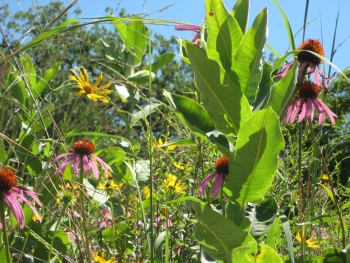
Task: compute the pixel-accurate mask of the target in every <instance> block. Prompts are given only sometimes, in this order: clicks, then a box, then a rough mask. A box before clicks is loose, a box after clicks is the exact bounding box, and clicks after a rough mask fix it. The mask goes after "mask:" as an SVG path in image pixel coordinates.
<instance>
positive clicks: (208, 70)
mask: <svg viewBox="0 0 350 263" xmlns="http://www.w3.org/2000/svg"><path fill="white" fill-rule="evenodd" d="M186 49H187V52H188V58H189V59H190V61H191V66H192V68H193V70H194V76H195V81H196V85H197V88H198V89H199V90H200V91H201V94H202V102H203V106H204V108H205V109H206V110H207V112H208V113H209V116H210V118H211V120H212V122H213V124H214V126H215V127H216V128H217V129H218V130H219V131H221V132H222V133H224V134H232V133H233V134H237V133H238V131H239V128H240V126H241V125H242V124H243V123H244V122H245V121H246V120H247V119H248V118H249V117H250V116H251V109H250V105H249V103H248V100H247V98H246V97H245V96H244V94H243V93H242V92H241V90H240V89H239V87H237V86H236V85H235V84H234V83H233V82H232V81H231V79H230V78H229V76H228V75H227V74H226V73H225V72H223V71H221V70H220V66H219V64H218V63H217V62H215V61H214V60H211V59H209V58H208V57H207V55H206V53H205V52H204V51H203V50H202V49H200V48H199V47H197V46H196V45H195V44H193V43H191V42H189V41H186ZM221 73H222V74H223V75H222V76H221Z"/></svg>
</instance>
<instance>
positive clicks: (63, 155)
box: [51, 153, 72, 164]
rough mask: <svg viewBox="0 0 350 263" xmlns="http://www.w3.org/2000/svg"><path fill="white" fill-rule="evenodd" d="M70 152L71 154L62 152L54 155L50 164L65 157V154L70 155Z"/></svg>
mask: <svg viewBox="0 0 350 263" xmlns="http://www.w3.org/2000/svg"><path fill="white" fill-rule="evenodd" d="M71 154H72V153H62V154H60V155H57V156H56V157H55V159H53V161H52V162H51V163H52V164H55V163H56V162H57V161H58V160H59V159H61V158H63V157H65V156H67V155H71Z"/></svg>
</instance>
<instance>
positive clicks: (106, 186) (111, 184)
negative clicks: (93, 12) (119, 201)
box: [97, 180, 124, 196]
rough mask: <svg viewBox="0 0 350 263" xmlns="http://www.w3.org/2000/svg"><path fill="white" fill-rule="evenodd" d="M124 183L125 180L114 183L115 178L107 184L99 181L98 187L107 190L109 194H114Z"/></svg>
mask: <svg viewBox="0 0 350 263" xmlns="http://www.w3.org/2000/svg"><path fill="white" fill-rule="evenodd" d="M123 185H124V183H123V182H120V183H119V184H116V183H114V180H108V181H107V182H106V183H105V184H102V183H99V184H98V186H97V188H98V189H101V190H104V191H106V193H107V194H108V195H109V196H112V195H113V193H114V192H115V191H119V190H120V188H122V186H123Z"/></svg>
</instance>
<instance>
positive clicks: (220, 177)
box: [211, 173, 224, 199]
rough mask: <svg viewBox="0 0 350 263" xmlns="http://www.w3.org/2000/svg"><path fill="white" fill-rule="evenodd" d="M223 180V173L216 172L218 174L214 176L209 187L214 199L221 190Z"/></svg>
mask: <svg viewBox="0 0 350 263" xmlns="http://www.w3.org/2000/svg"><path fill="white" fill-rule="evenodd" d="M223 180H224V174H223V173H218V175H217V176H216V177H215V179H214V182H213V185H212V187H211V194H212V195H213V197H214V198H215V199H216V198H217V197H218V195H219V192H220V190H221V186H222V182H223Z"/></svg>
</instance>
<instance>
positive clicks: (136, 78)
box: [128, 70, 156, 84]
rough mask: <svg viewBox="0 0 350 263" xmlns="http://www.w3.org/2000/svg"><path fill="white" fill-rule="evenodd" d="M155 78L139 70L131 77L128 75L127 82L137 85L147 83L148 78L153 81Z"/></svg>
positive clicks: (147, 71) (149, 73)
mask: <svg viewBox="0 0 350 263" xmlns="http://www.w3.org/2000/svg"><path fill="white" fill-rule="evenodd" d="M155 76H156V75H155V74H154V73H153V72H150V71H149V70H140V71H137V72H136V73H134V74H132V75H129V76H128V80H130V81H133V82H135V83H137V84H145V83H147V82H148V81H149V79H150V77H151V79H152V80H153V79H154V78H155Z"/></svg>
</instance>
